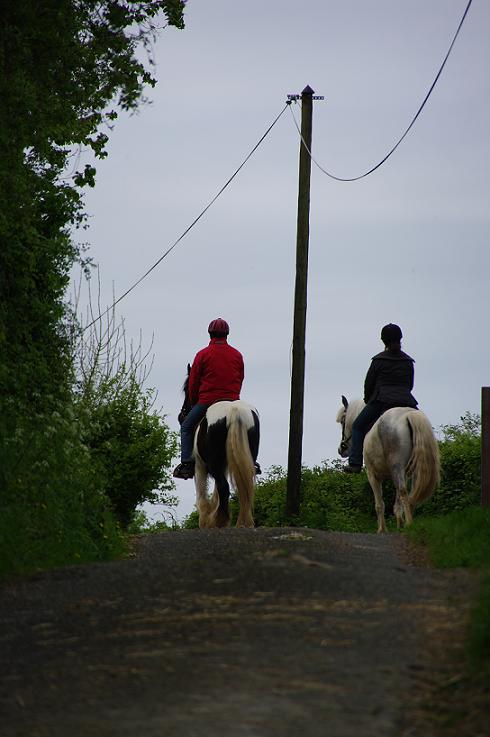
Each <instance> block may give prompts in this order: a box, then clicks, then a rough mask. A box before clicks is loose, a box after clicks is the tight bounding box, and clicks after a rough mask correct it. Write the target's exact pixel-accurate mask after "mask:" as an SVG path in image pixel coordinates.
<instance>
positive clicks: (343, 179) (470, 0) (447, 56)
mask: <svg viewBox="0 0 490 737" xmlns="http://www.w3.org/2000/svg"><path fill="white" fill-rule="evenodd" d="M472 2H473V0H469V2H468V5H467V6H466V10H465V11H464V13H463V17H462V18H461V21H460V23H459V26H458V28H457V30H456V33H455V34H454V38H453V40H452V41H451V45H450V47H449V49H448V52H447V54H446V56H445V57H444V61H443V62H442V64H441V67H440V69H439V71H438V72H437V75H436V78H435V79H434V81H433V82H432V84H431V86H430V88H429V91H428V92H427V94H426V96H425V97H424V99H423V101H422V104H421V105H420V107H419V109H418V110H417V112H416V113H415V115H414V117H413V118H412V122H411V123H410V125H409V126H408V128H407V129H406V131H405V133H404V134H403V135H402V136H401V138H400V139H399V140H398V141H397V143H395V145H394V146H393V148H392V149H390V151H388V153H387V154H386V156H385V157H384V158H382V159H381V161H380V162H379V163H378V164H376V166H373V167H372V168H371V169H369V171H366V172H365V173H364V174H360V175H359V176H357V177H349V178H344V177H337V176H335V175H334V174H332V173H331V172H329V171H327V170H326V169H324V168H323V166H321V165H320V164H319V163H318V161H316V160H315V159H314V157H313V156H312V154H311V151H310V149H309V148H308V146H307V145H306V143H305V140H304V138H303V136H302V135H301V131H300V128H299V126H298V122H297V120H296V118H295V116H294V113H293V109H292V107H291V115H292V116H293V121H294V125H295V126H296V129H297V131H298V133H299V135H300V138H301V140H302V142H303V146H305V148H306V150H307V151H308V153H309V155H310V156H311V160H312V161H313V163H314V164H315V166H317V167H318V168H319V169H320V171H322V172H323V173H324V174H326V175H327V177H330V178H331V179H335V180H336V181H337V182H356V181H357V180H358V179H363V178H364V177H367V176H368V175H369V174H372V173H373V171H376V169H379V167H380V166H382V165H383V164H384V163H385V161H387V159H389V158H390V156H391V154H392V153H394V152H395V151H396V149H397V148H398V146H399V145H400V143H401V142H402V141H403V139H404V138H405V137H406V136H407V135H408V133H409V131H410V130H411V128H412V127H413V125H414V124H415V121H416V120H417V118H418V117H419V115H420V113H421V112H422V110H423V108H424V107H425V104H426V102H427V100H428V99H429V97H430V95H431V93H432V90H433V89H434V87H435V86H436V84H437V82H438V80H439V77H440V76H441V74H442V70H443V69H444V67H445V65H446V62H447V60H448V58H449V54H450V53H451V51H452V50H453V46H454V44H455V42H456V39H457V37H458V35H459V32H460V30H461V27H462V25H463V23H464V21H465V18H466V16H467V14H468V11H469V9H470V6H471V3H472Z"/></svg>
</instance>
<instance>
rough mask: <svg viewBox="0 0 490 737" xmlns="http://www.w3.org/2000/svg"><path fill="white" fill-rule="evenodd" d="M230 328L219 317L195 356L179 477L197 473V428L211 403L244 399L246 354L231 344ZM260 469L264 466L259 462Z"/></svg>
mask: <svg viewBox="0 0 490 737" xmlns="http://www.w3.org/2000/svg"><path fill="white" fill-rule="evenodd" d="M229 332H230V328H229V326H228V323H227V322H226V320H223V319H222V318H221V317H218V318H217V319H216V320H213V321H212V322H211V323H210V324H209V327H208V333H209V337H210V338H211V340H210V342H209V345H208V346H207V347H206V348H203V349H202V350H200V351H199V352H198V353H196V356H195V358H194V361H193V363H192V368H191V372H190V374H189V388H188V391H189V399H190V402H191V405H192V409H191V410H190V412H189V414H188V415H187V417H186V418H185V420H184V421H183V422H182V425H181V426H180V438H181V462H180V463H179V465H178V466H177V467H176V468H175V469H174V472H173V475H174V477H175V478H178V479H189V478H192V477H193V476H194V459H193V458H192V449H193V442H194V431H195V429H196V427H197V425H198V424H199V422H200V421H201V420H202V418H203V417H204V415H205V414H206V410H207V409H208V407H209V406H210V405H211V404H214V403H215V402H219V401H220V400H224V399H225V400H230V401H235V400H236V399H240V391H241V388H242V383H243V377H244V366H243V356H242V354H241V353H240V351H237V349H236V348H233V346H231V345H229V343H228V340H227V336H228V333H229ZM256 472H257V473H260V467H259V466H258V464H256Z"/></svg>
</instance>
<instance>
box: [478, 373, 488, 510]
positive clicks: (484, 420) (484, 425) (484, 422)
mask: <svg viewBox="0 0 490 737" xmlns="http://www.w3.org/2000/svg"><path fill="white" fill-rule="evenodd" d="M480 452H481V505H482V507H490V387H488V386H482V390H481V451H480Z"/></svg>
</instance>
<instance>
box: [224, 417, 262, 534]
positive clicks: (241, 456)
mask: <svg viewBox="0 0 490 737" xmlns="http://www.w3.org/2000/svg"><path fill="white" fill-rule="evenodd" d="M245 412H247V414H250V411H249V410H248V411H245V410H243V408H241V407H240V406H238V405H235V404H232V405H231V409H230V413H229V415H228V435H227V438H226V455H227V460H228V471H229V474H230V478H231V481H232V484H233V486H234V487H235V489H236V492H237V495H238V503H239V514H238V520H237V527H253V526H254V522H253V516H252V515H253V499H254V490H255V486H254V484H255V465H254V459H253V457H252V452H251V449H250V438H249V430H251V428H250V424H249V421H248V420H249V418H248V416H247V417H245V416H244V413H245ZM252 414H253V413H252Z"/></svg>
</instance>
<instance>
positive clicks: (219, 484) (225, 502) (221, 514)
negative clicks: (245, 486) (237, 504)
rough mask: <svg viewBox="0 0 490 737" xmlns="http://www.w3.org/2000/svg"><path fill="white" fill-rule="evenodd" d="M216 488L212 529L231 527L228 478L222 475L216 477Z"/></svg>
mask: <svg viewBox="0 0 490 737" xmlns="http://www.w3.org/2000/svg"><path fill="white" fill-rule="evenodd" d="M215 482H216V487H215V490H214V495H213V499H214V501H215V504H214V509H213V511H212V513H211V522H212V525H210V526H212V527H229V526H230V507H229V500H230V485H229V484H228V481H227V478H226V476H225V475H224V474H223V473H221V474H217V475H216V476H215Z"/></svg>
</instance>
